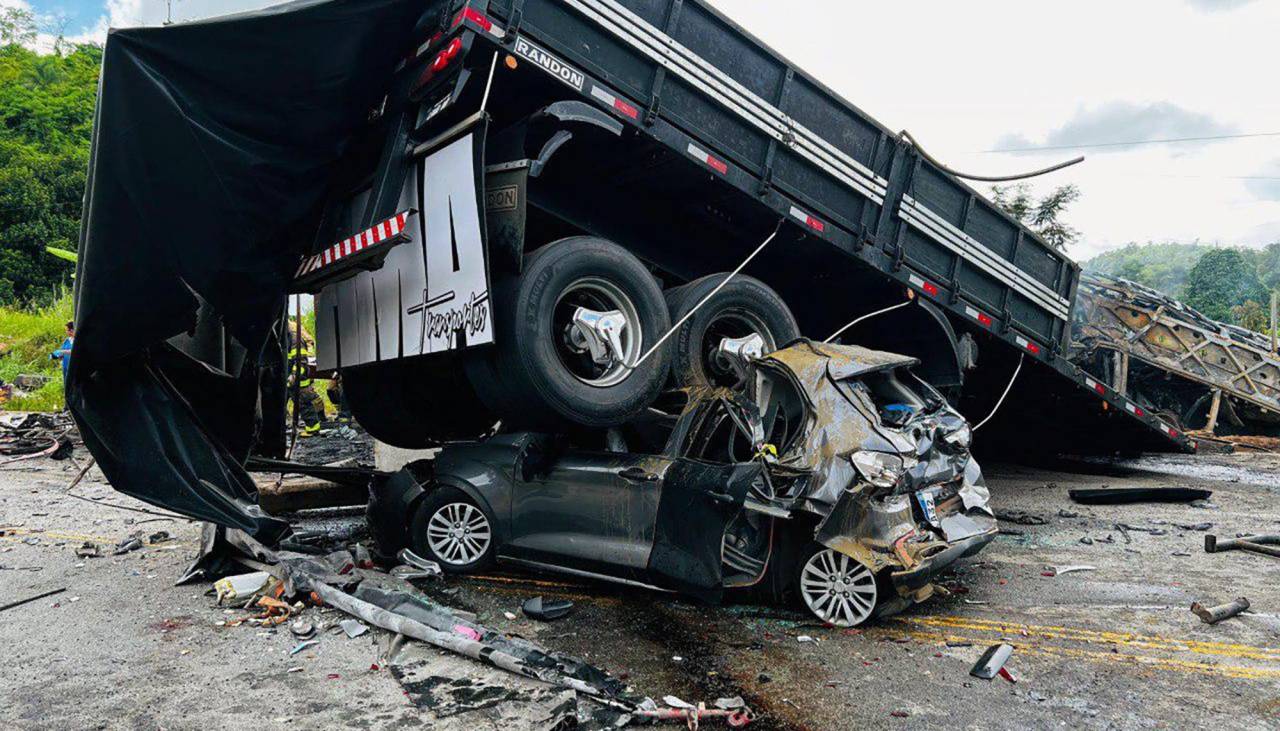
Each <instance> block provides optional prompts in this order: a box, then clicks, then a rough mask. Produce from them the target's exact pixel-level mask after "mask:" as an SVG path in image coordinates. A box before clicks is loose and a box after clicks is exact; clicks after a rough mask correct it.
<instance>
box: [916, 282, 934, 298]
mask: <svg viewBox="0 0 1280 731" xmlns="http://www.w3.org/2000/svg"><path fill="white" fill-rule="evenodd" d="M920 289H923V290H924V293H925V294H927V295H929V296H930V297H937V296H938V285H936V284H934V283H933V282H925V283H924V286H923V287H921V288H920Z"/></svg>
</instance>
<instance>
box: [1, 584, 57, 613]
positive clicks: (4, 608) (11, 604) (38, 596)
mask: <svg viewBox="0 0 1280 731" xmlns="http://www.w3.org/2000/svg"><path fill="white" fill-rule="evenodd" d="M66 590H67V588H66V587H65V586H64V587H62V588H61V589H52V590H50V591H46V592H44V593H43V594H36V595H35V596H29V597H27V598H26V599H19V600H17V601H14V602H9V603H8V604H5V605H3V606H0V612H4V611H7V610H10V609H13V608H14V607H20V606H22V605H23V604H28V603H30V602H34V601H36V600H37V599H44V598H45V597H47V596H53V595H54V594H61V593H62V592H64V591H66Z"/></svg>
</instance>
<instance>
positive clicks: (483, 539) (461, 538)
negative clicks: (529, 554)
mask: <svg viewBox="0 0 1280 731" xmlns="http://www.w3.org/2000/svg"><path fill="white" fill-rule="evenodd" d="M413 548H414V551H415V552H417V553H418V554H419V555H420V556H424V557H426V558H429V559H431V560H432V561H435V562H436V563H439V564H440V567H441V568H442V569H444V570H445V571H446V572H448V573H454V574H468V573H474V572H476V571H481V570H483V569H485V568H488V567H489V565H490V564H491V563H492V562H493V552H494V534H493V521H492V520H490V518H489V515H488V514H487V513H486V512H485V511H484V509H483V508H481V507H480V506H479V505H477V504H476V502H475V501H474V500H472V499H471V497H470V496H468V495H467V494H466V493H464V492H462V491H461V490H457V489H454V488H451V487H442V488H439V489H437V490H435V491H434V492H432V493H431V494H430V495H428V496H427V498H426V499H425V500H423V501H422V504H421V505H420V506H419V507H418V511H417V513H416V514H415V515H414V519H413Z"/></svg>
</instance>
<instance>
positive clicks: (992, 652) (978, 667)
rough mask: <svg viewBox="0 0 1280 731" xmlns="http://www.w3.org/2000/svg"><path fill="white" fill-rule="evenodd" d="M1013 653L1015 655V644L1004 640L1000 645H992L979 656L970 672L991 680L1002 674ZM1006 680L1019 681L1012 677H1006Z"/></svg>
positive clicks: (976, 676)
mask: <svg viewBox="0 0 1280 731" xmlns="http://www.w3.org/2000/svg"><path fill="white" fill-rule="evenodd" d="M1011 655H1013V645H1009V644H1005V643H1003V642H1002V643H1000V644H998V645H992V646H991V647H988V648H987V649H986V651H985V652H983V653H982V657H980V658H978V662H976V663H974V666H973V668H972V669H971V670H969V674H970V675H972V676H973V677H975V678H981V679H982V680H991V679H992V678H994V677H995V676H997V675H999V674H1000V671H1001V670H1003V669H1004V664H1005V663H1006V662H1008V660H1009V657H1010V656H1011ZM1006 680H1010V682H1017V681H1016V680H1012V679H1011V678H1006Z"/></svg>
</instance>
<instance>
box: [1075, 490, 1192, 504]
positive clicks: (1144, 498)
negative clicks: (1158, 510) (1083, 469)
mask: <svg viewBox="0 0 1280 731" xmlns="http://www.w3.org/2000/svg"><path fill="white" fill-rule="evenodd" d="M1067 494H1068V495H1070V496H1071V499H1072V500H1074V501H1076V502H1078V503H1080V504H1082V505H1127V504H1130V503H1189V502H1192V501H1194V500H1207V499H1209V496H1210V495H1212V494H1213V491H1212V490H1197V489H1195V488H1190V487H1111V488H1101V489H1094V488H1087V489H1079V490H1068V491H1067Z"/></svg>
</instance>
